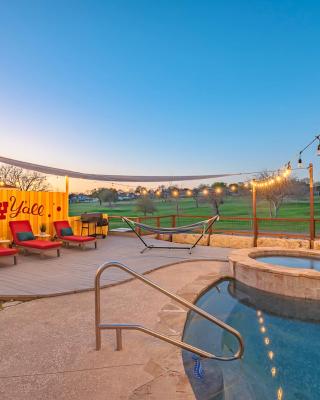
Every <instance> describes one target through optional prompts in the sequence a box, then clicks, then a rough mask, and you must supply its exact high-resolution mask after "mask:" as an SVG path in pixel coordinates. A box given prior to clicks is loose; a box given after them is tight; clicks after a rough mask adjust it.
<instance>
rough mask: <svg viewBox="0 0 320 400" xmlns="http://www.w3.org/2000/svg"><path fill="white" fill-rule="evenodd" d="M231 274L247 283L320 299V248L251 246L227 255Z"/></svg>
mask: <svg viewBox="0 0 320 400" xmlns="http://www.w3.org/2000/svg"><path fill="white" fill-rule="evenodd" d="M229 262H230V268H231V276H232V277H234V278H235V279H237V280H238V281H240V282H242V283H245V284H246V285H248V286H251V287H254V288H256V289H260V290H264V291H266V292H270V293H275V294H281V295H285V296H290V297H297V298H304V299H313V300H320V251H317V250H302V249H301V250H300V249H298V250H289V249H280V248H271V247H270V248H254V249H241V250H234V251H233V252H232V253H231V254H230V256H229Z"/></svg>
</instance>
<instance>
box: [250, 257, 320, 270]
mask: <svg viewBox="0 0 320 400" xmlns="http://www.w3.org/2000/svg"><path fill="white" fill-rule="evenodd" d="M256 260H257V261H262V262H265V263H268V264H276V265H283V266H284V267H292V268H308V269H314V270H316V271H320V259H319V258H308V257H294V256H292V257H290V256H264V257H256Z"/></svg>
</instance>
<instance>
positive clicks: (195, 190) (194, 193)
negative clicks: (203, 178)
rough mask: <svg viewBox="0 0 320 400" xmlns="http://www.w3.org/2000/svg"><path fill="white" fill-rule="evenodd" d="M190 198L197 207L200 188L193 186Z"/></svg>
mask: <svg viewBox="0 0 320 400" xmlns="http://www.w3.org/2000/svg"><path fill="white" fill-rule="evenodd" d="M192 198H193V200H194V201H195V203H196V207H197V208H199V199H200V189H198V188H194V189H193V190H192Z"/></svg>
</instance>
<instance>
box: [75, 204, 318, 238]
mask: <svg viewBox="0 0 320 400" xmlns="http://www.w3.org/2000/svg"><path fill="white" fill-rule="evenodd" d="M155 204H156V207H157V211H156V212H155V213H154V216H158V215H159V216H164V215H172V214H176V212H177V209H176V201H175V200H171V201H167V202H164V201H163V200H155ZM84 212H103V213H106V214H109V215H118V216H129V217H130V216H131V217H142V216H143V214H142V213H139V212H137V211H136V205H135V201H123V202H118V203H116V204H115V205H114V206H113V207H112V208H110V207H109V206H108V205H107V204H103V205H102V206H100V205H99V204H97V203H95V204H92V203H77V204H70V209H69V214H70V216H74V215H80V214H82V213H84ZM212 213H213V212H212V208H211V206H210V205H209V204H207V203H200V204H199V207H198V208H197V207H196V204H195V201H194V200H193V199H180V200H179V214H185V215H199V216H210V215H212ZM257 213H258V217H260V218H268V217H269V211H268V204H267V202H265V201H259V202H258V206H257ZM220 214H221V215H222V216H226V217H228V216H229V217H251V216H252V209H251V199H250V198H243V197H236V196H234V197H228V198H227V199H226V200H225V202H224V204H223V205H221V206H220ZM315 215H316V217H317V216H318V217H320V202H319V200H318V199H316V200H315ZM148 216H150V215H148ZM278 217H279V218H308V217H309V202H308V199H302V200H295V201H293V200H290V201H287V202H285V203H284V204H283V206H282V207H281V208H280V211H279V214H278ZM194 221H195V219H193V218H188V217H183V218H178V219H177V224H179V225H185V224H188V223H191V222H194ZM145 222H146V223H147V224H148V223H149V224H153V223H155V221H154V220H152V219H149V220H146V221H145ZM161 225H162V226H170V225H171V219H170V218H165V219H164V218H163V219H161ZM119 226H123V223H122V222H121V221H120V220H113V221H112V222H111V228H116V227H119ZM216 227H217V229H226V230H239V229H240V230H251V229H252V226H251V222H250V221H220V222H219V223H218V224H217V225H216ZM260 229H261V230H266V231H267V230H269V231H283V232H294V233H303V234H304V233H307V232H308V230H309V224H308V223H307V222H298V223H297V222H295V223H292V222H280V221H276V222H272V221H268V222H260Z"/></svg>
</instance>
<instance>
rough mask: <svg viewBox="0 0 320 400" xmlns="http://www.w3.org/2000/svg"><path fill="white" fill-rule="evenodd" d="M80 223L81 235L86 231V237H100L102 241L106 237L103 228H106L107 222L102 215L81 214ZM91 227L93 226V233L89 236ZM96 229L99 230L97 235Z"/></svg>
mask: <svg viewBox="0 0 320 400" xmlns="http://www.w3.org/2000/svg"><path fill="white" fill-rule="evenodd" d="M80 221H81V235H82V234H83V231H87V235H88V236H94V237H97V236H102V238H103V239H104V238H105V237H106V235H105V234H104V233H103V227H104V226H108V225H109V222H108V219H107V218H104V217H103V214H102V213H84V214H81V216H80ZM92 225H93V226H94V233H91V234H90V226H92ZM98 229H100V232H99V233H98V231H97V230H98ZM91 231H92V229H91Z"/></svg>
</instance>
